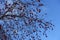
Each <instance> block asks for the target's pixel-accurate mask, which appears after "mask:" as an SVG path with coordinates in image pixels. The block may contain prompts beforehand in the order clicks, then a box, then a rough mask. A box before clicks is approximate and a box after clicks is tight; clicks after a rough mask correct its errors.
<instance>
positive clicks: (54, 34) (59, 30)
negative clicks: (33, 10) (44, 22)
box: [43, 0, 60, 40]
mask: <svg viewBox="0 0 60 40" xmlns="http://www.w3.org/2000/svg"><path fill="white" fill-rule="evenodd" d="M43 1H44V3H45V4H46V7H47V13H48V19H49V20H50V19H51V20H52V21H53V24H54V25H55V28H54V31H51V32H49V33H48V38H47V40H60V0H43Z"/></svg>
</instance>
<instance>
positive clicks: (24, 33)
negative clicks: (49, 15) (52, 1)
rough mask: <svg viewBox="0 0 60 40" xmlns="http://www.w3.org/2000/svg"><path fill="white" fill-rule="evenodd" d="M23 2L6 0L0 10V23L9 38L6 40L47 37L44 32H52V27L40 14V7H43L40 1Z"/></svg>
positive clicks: (36, 39)
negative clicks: (0, 22)
mask: <svg viewBox="0 0 60 40" xmlns="http://www.w3.org/2000/svg"><path fill="white" fill-rule="evenodd" d="M24 1H25V0H6V1H5V3H4V4H3V5H4V7H3V8H0V21H2V22H3V24H2V27H3V30H4V32H5V33H4V34H6V35H8V36H9V37H10V38H11V39H6V40H27V39H28V40H42V39H41V35H43V36H44V35H45V36H46V37H47V33H46V31H47V30H50V29H52V30H53V26H54V25H53V24H52V23H51V22H49V21H46V20H45V19H44V18H43V16H44V15H42V14H41V11H42V10H41V7H42V6H44V5H43V4H42V3H41V1H40V0H26V2H24ZM0 29H1V26H0ZM39 34H41V35H39ZM34 35H35V36H34ZM8 36H7V37H6V38H8ZM3 40H5V39H4V38H3Z"/></svg>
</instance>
